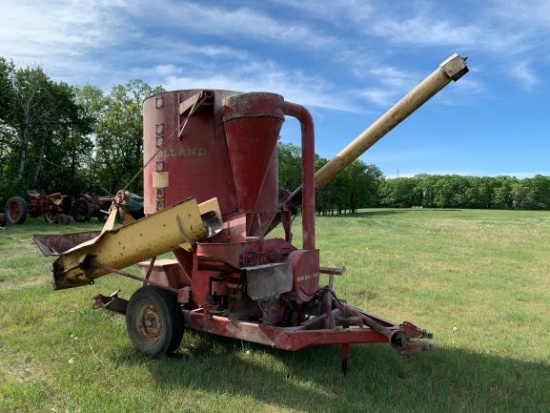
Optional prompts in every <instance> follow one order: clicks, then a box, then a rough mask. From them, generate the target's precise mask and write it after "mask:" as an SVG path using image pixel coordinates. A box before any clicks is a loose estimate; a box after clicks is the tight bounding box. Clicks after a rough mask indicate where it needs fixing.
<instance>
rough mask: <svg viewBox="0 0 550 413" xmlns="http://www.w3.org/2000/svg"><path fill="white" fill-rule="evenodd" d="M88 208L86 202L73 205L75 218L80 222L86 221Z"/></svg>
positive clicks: (77, 202)
mask: <svg viewBox="0 0 550 413" xmlns="http://www.w3.org/2000/svg"><path fill="white" fill-rule="evenodd" d="M87 212H88V208H87V206H86V204H85V203H84V202H81V201H76V202H75V203H74V205H73V218H74V219H75V220H77V221H78V222H82V221H84V220H85V219H86V213H87Z"/></svg>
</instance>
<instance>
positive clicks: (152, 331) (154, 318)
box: [141, 305, 162, 338]
mask: <svg viewBox="0 0 550 413" xmlns="http://www.w3.org/2000/svg"><path fill="white" fill-rule="evenodd" d="M141 325H142V331H143V334H144V335H146V336H148V337H151V338H158V337H159V336H160V335H161V333H162V319H161V316H160V313H159V312H158V310H157V309H156V308H155V307H153V306H152V305H150V306H148V307H146V308H145V309H144V310H143V316H142V319H141Z"/></svg>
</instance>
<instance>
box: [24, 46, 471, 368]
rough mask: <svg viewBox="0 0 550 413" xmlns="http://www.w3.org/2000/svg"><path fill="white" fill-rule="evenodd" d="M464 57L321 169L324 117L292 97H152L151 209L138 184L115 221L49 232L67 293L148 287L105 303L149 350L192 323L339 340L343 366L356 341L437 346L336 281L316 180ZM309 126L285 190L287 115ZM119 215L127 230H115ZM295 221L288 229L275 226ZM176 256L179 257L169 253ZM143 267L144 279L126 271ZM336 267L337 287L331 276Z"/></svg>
mask: <svg viewBox="0 0 550 413" xmlns="http://www.w3.org/2000/svg"><path fill="white" fill-rule="evenodd" d="M467 71H468V68H467V66H466V62H465V59H464V58H462V57H460V56H459V55H456V54H455V55H453V56H451V57H449V58H448V59H447V60H445V61H444V62H443V63H442V64H441V65H440V66H439V67H438V68H437V69H436V70H435V71H434V72H433V73H432V74H431V75H429V76H428V77H427V78H426V79H425V80H424V81H422V82H421V83H420V84H419V85H418V86H417V87H416V88H415V89H413V90H412V91H411V92H410V93H409V94H407V95H406V96H405V97H404V98H403V99H402V100H400V101H399V102H398V103H397V104H396V105H395V106H394V107H392V108H391V109H390V110H389V111H388V112H387V113H385V114H384V115H382V117H380V118H379V119H378V120H377V121H376V122H375V123H374V124H373V125H371V126H370V127H369V128H368V129H366V130H365V132H363V133H362V134H360V135H359V136H358V137H357V138H356V139H355V140H354V141H353V142H352V143H351V144H350V145H348V146H347V147H346V148H345V149H344V150H342V151H341V152H340V153H339V154H338V155H337V156H336V157H335V158H334V159H333V160H331V161H330V162H329V163H327V164H326V165H325V166H324V167H323V168H322V169H320V170H319V171H317V172H316V173H315V171H314V155H315V154H314V128H313V120H312V117H311V115H310V114H309V112H308V111H307V109H306V108H304V107H303V106H301V105H297V104H295V103H291V102H288V101H286V100H285V99H284V98H283V97H282V96H280V95H277V94H273V93H265V92H253V93H240V92H234V91H226V90H179V91H173V92H166V93H161V94H158V95H154V96H151V97H149V98H148V99H146V100H145V102H144V106H143V113H144V159H145V161H144V168H143V176H144V212H145V215H146V216H145V217H144V218H141V219H139V220H133V219H132V218H131V217H130V216H129V215H128V214H126V213H125V204H126V202H127V201H126V197H125V192H124V191H120V192H119V193H118V194H117V196H116V197H115V200H114V202H113V204H112V206H111V210H110V215H109V218H108V220H107V222H106V224H105V226H104V228H103V230H102V231H97V232H89V233H80V234H67V235H35V237H34V240H35V242H36V244H37V245H38V247H39V248H40V250H41V251H42V252H43V253H44V254H45V255H57V256H58V258H57V259H56V261H55V262H54V264H53V270H52V271H53V280H54V288H55V289H63V288H71V287H78V286H83V285H87V284H91V283H93V282H94V281H95V280H96V279H97V278H99V277H101V276H103V275H105V274H109V273H116V274H120V275H123V276H126V277H130V278H135V279H137V280H138V281H139V282H141V283H142V286H141V287H140V288H139V289H138V290H137V291H136V292H135V293H134V294H133V295H132V297H131V298H130V300H125V299H123V298H120V297H119V296H118V292H116V293H113V294H111V295H110V296H104V295H98V296H97V297H96V301H95V306H96V307H103V308H106V309H110V310H113V311H116V312H119V313H122V314H125V315H126V324H127V330H128V334H129V336H130V339H131V341H132V343H133V345H134V346H135V347H136V348H137V349H138V350H140V351H142V352H144V353H146V354H148V355H151V356H160V355H163V354H167V353H171V352H174V351H175V350H177V348H178V347H179V345H180V342H181V339H182V336H183V331H184V328H190V329H194V330H200V331H206V332H210V333H213V334H217V335H221V336H226V337H231V338H236V339H240V340H246V341H251V342H255V343H261V344H265V345H268V346H272V347H277V348H281V349H286V350H299V349H301V348H303V347H306V346H311V345H328V344H338V345H341V348H342V353H341V357H342V371H343V372H344V373H346V372H347V360H348V347H349V344H356V343H389V344H390V345H391V346H392V347H393V348H394V349H395V350H397V352H398V353H399V354H413V353H417V352H420V351H423V350H426V349H428V348H429V345H428V344H426V343H425V342H423V341H418V340H416V339H422V338H431V334H430V333H428V332H426V331H425V330H423V329H420V328H418V327H416V326H414V325H413V324H411V323H408V322H404V323H401V324H397V323H393V322H390V321H387V320H384V319H382V318H380V317H378V316H375V315H372V314H369V313H367V312H365V311H363V310H360V309H357V308H355V307H352V306H350V305H349V304H347V303H346V302H345V301H343V300H341V299H339V298H338V297H337V295H336V293H335V292H334V290H333V282H334V276H338V275H341V274H343V273H344V270H343V269H340V268H327V267H323V266H321V264H320V252H319V250H318V249H317V248H316V246H315V227H314V214H315V190H316V189H318V188H321V187H322V186H324V185H325V184H326V183H328V182H329V181H330V180H332V179H334V177H335V176H336V175H337V174H338V173H339V172H340V171H342V170H343V169H344V168H345V167H346V166H347V165H349V164H350V163H351V162H353V160H355V159H357V157H359V156H360V155H361V154H362V153H363V152H364V151H366V150H367V149H368V148H369V147H371V146H372V145H373V144H374V143H375V142H376V141H378V140H379V139H380V138H381V137H382V136H384V135H385V134H386V133H387V132H389V131H390V130H391V129H392V128H394V127H395V126H396V125H397V124H399V123H400V122H401V121H402V120H403V119H405V118H406V117H407V116H408V115H410V114H411V113H412V112H414V111H415V110H416V109H417V108H418V107H420V106H421V105H422V104H423V103H424V102H426V101H427V100H428V99H430V98H431V97H432V96H433V95H435V94H436V93H437V92H438V91H439V90H441V89H442V88H443V87H445V86H446V85H447V84H448V83H450V82H451V81H452V80H458V79H459V78H460V77H461V76H462V75H464V74H465V73H467ZM289 116H290V117H294V118H296V119H298V120H299V122H300V124H301V130H302V185H301V186H300V187H299V188H297V189H296V190H295V191H294V192H293V193H292V194H291V195H290V196H289V197H288V198H287V199H286V200H284V202H282V203H281V202H280V200H279V188H278V153H277V139H278V136H279V132H280V130H281V127H282V124H283V122H284V120H285V117H289ZM297 205H301V213H302V243H303V244H302V246H301V248H298V247H296V246H294V245H293V244H292V233H291V221H292V214H293V211H294V210H295V206H297ZM117 215H118V216H121V217H122V226H120V227H118V228H115V226H116V225H115V221H116V218H117ZM279 223H281V224H282V226H283V229H284V237H283V238H270V237H267V234H268V233H269V232H270V231H271V230H272V229H273V228H274V227H275V226H276V225H277V224H279ZM167 252H171V253H172V256H173V258H170V259H166V258H158V259H157V257H160V256H161V255H163V254H165V253H167ZM133 264H139V266H140V268H141V276H135V275H132V274H130V273H128V272H126V271H124V269H125V268H127V267H129V266H131V265H133ZM322 275H326V276H327V280H326V282H325V283H322V282H321V280H320V277H321V276H322Z"/></svg>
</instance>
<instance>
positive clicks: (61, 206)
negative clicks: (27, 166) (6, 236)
mask: <svg viewBox="0 0 550 413" xmlns="http://www.w3.org/2000/svg"><path fill="white" fill-rule="evenodd" d="M27 195H28V196H29V202H27V201H25V199H24V198H23V197H20V196H13V197H11V198H10V199H8V201H7V202H6V210H5V217H6V220H7V222H8V223H9V224H23V223H24V222H25V221H26V219H27V216H31V217H32V218H36V217H39V216H40V215H44V220H45V221H46V222H47V223H49V224H60V225H66V224H68V223H69V217H68V216H67V212H68V211H70V207H71V198H70V197H68V196H66V195H62V194H61V193H60V192H54V193H51V194H46V193H45V192H44V191H37V190H35V189H30V190H28V191H27Z"/></svg>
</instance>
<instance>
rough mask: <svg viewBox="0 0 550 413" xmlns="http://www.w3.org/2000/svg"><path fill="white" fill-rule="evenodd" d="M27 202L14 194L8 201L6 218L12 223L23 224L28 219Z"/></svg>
mask: <svg viewBox="0 0 550 413" xmlns="http://www.w3.org/2000/svg"><path fill="white" fill-rule="evenodd" d="M27 213H28V206H27V202H26V201H25V200H24V199H23V198H21V197H20V196H14V197H11V198H10V199H8V202H6V219H7V220H8V222H9V223H10V224H15V225H18V224H23V223H24V222H25V220H26V219H27Z"/></svg>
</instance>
